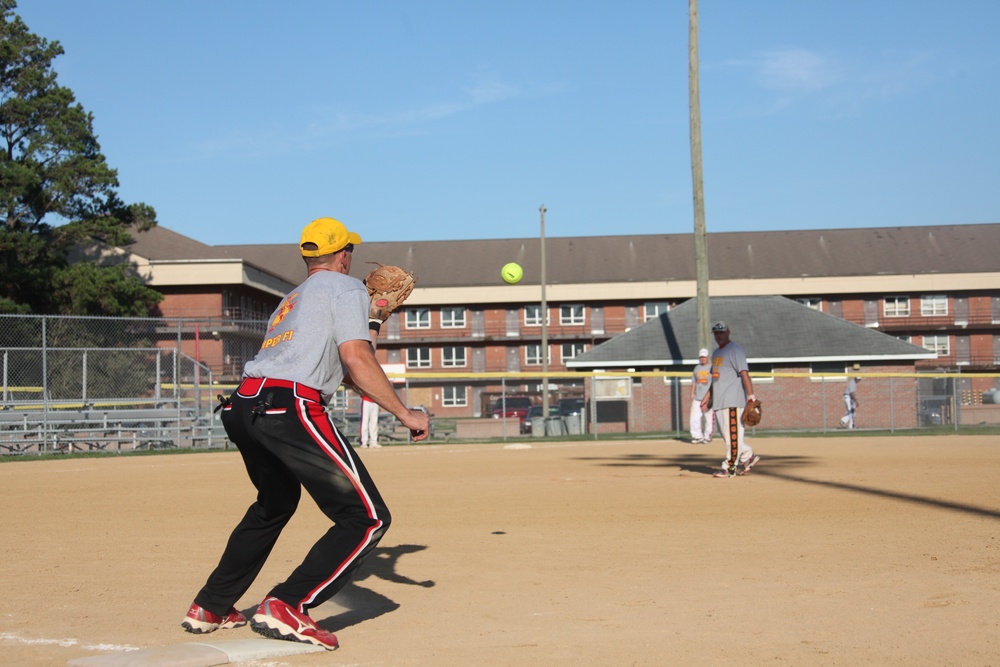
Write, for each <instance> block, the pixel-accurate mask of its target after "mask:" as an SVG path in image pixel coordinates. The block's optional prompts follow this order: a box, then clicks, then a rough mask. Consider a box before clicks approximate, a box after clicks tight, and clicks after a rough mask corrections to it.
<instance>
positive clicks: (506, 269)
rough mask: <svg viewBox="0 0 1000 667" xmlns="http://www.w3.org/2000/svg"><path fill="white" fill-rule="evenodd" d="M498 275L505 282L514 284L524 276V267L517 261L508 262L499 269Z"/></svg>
mask: <svg viewBox="0 0 1000 667" xmlns="http://www.w3.org/2000/svg"><path fill="white" fill-rule="evenodd" d="M500 277H501V278H503V280H504V282H505V283H509V284H511V285H516V284H517V283H519V282H521V278H523V277H524V269H522V268H521V265H520V264H518V263H517V262H508V263H507V264H504V265H503V268H502V269H500Z"/></svg>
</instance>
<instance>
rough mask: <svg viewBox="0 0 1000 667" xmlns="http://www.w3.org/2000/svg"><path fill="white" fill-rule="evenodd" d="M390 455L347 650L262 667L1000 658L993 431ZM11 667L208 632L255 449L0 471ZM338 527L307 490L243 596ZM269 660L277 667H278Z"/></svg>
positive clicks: (424, 450) (345, 607)
mask: <svg viewBox="0 0 1000 667" xmlns="http://www.w3.org/2000/svg"><path fill="white" fill-rule="evenodd" d="M527 444H528V445H530V447H526V448H505V447H504V445H502V444H490V445H440V446H427V447H390V448H385V449H382V450H375V451H371V452H366V453H364V454H363V457H364V458H365V461H366V463H367V465H368V466H369V468H370V469H371V471H372V474H373V476H374V477H375V479H376V480H377V482H378V483H379V487H380V489H381V490H382V493H383V495H384V496H385V498H386V500H387V502H388V503H389V505H390V507H391V508H392V510H393V516H394V523H393V526H392V528H391V530H390V531H389V533H388V534H387V536H386V538H385V540H384V541H383V542H382V548H380V550H379V551H378V552H377V555H376V557H375V558H373V559H372V560H371V561H370V562H369V564H367V565H366V567H365V569H364V571H363V572H362V573H361V574H360V576H359V578H358V579H357V580H356V581H355V582H353V583H352V584H350V585H349V586H348V587H347V588H346V589H345V590H344V591H343V592H342V593H341V595H340V596H338V598H339V599H337V603H336V604H334V603H333V602H330V603H327V604H325V605H323V606H321V607H319V608H318V609H316V610H314V614H313V615H314V617H316V618H317V619H318V620H320V623H321V625H323V626H324V627H327V628H329V629H333V630H334V631H336V632H337V634H338V636H339V637H340V640H341V649H340V650H339V651H336V652H334V653H329V654H326V653H325V654H320V655H302V656H294V657H290V658H282V659H281V660H278V661H269V662H267V663H266V664H267V665H272V666H273V665H290V666H299V665H341V664H343V665H366V666H374V665H379V666H382V665H392V666H405V665H420V666H427V665H435V666H444V667H458V666H461V667H467V666H468V665H545V666H546V667H557V666H562V665H567V666H572V667H580V666H582V665H666V664H684V665H715V664H761V663H771V664H783V665H796V664H816V665H833V664H838V665H848V664H879V665H904V664H905V665H949V664H950V665H957V664H961V665H1000V537H998V536H1000V484H998V482H997V473H998V471H1000V442H998V441H997V438H996V436H955V437H918V438H903V437H871V438H770V439H767V438H756V439H755V440H753V443H752V444H753V445H754V446H755V448H756V449H757V450H758V452H759V453H760V454H761V455H762V457H763V460H762V462H761V464H760V466H759V467H758V468H757V469H755V470H754V471H753V473H752V474H751V475H747V476H745V477H739V478H735V479H714V478H712V476H711V470H712V468H713V467H714V466H715V465H717V463H718V460H719V458H720V457H721V455H722V444H721V441H716V443H715V444H714V445H711V446H706V445H690V444H687V443H681V442H677V441H671V440H655V441H653V440H651V441H615V442H599V443H548V442H545V443H541V442H528V443H527ZM0 489H2V498H3V520H2V524H0V525H2V527H0V545H2V546H0V549H2V554H3V590H4V593H5V595H4V603H5V604H4V610H3V612H2V615H0V649H2V650H3V660H2V662H3V663H4V664H10V665H64V664H65V663H66V661H67V660H69V659H72V658H76V657H82V656H88V655H97V654H100V653H106V652H110V651H114V650H123V649H126V648H141V647H151V646H160V645H166V644H177V643H183V642H191V641H195V642H196V641H207V640H208V639H238V638H251V637H257V635H255V634H254V633H253V632H252V631H251V630H250V629H249V627H245V628H240V629H237V630H228V631H220V632H219V633H217V634H216V635H209V636H204V637H197V636H194V635H188V634H185V633H184V632H183V631H182V630H181V629H180V626H179V622H180V620H181V617H182V616H183V614H184V612H185V611H186V610H187V606H188V604H189V603H190V602H191V598H192V597H193V596H194V594H195V592H196V591H197V590H198V588H199V587H200V586H201V584H202V583H203V582H204V579H205V577H206V576H207V575H208V573H209V571H210V570H211V568H212V567H213V566H214V565H215V562H216V559H217V557H218V556H219V554H220V552H221V550H222V547H223V544H224V542H225V540H226V538H227V537H228V533H229V531H230V529H231V528H232V527H233V525H234V524H235V522H236V521H237V520H238V518H239V517H240V516H241V515H242V513H243V511H244V510H245V508H246V506H247V505H248V504H249V503H250V502H252V499H253V491H252V488H251V487H250V485H249V483H248V482H247V480H246V475H245V473H244V472H243V469H242V465H241V462H240V459H239V456H238V454H236V453H232V452H218V453H204V454H192V455H178V456H155V457H123V458H110V457H109V458H101V459H66V460H56V461H17V462H11V463H4V464H0ZM325 529H326V524H325V519H324V518H323V517H322V516H321V515H320V514H319V512H318V511H317V510H316V509H315V506H314V505H313V504H312V501H311V500H309V499H308V498H304V499H303V502H302V505H301V507H300V510H299V514H298V515H297V516H296V517H295V518H294V519H293V521H292V523H291V524H290V525H289V526H288V528H287V529H286V531H285V533H284V535H283V536H282V539H281V541H280V542H279V543H278V546H277V548H276V549H275V551H274V553H273V554H272V556H271V559H270V561H269V562H268V564H267V566H266V567H265V569H264V571H263V572H262V573H261V576H260V577H259V579H258V583H257V584H255V586H254V587H253V588H252V589H251V590H250V591H249V593H248V594H247V596H246V597H245V598H244V599H243V600H242V601H241V603H240V604H239V605H238V606H239V607H240V608H241V609H243V610H244V611H245V612H249V611H251V610H252V609H253V607H255V605H256V604H257V602H259V600H260V598H261V597H262V596H263V594H264V593H265V592H266V590H267V589H268V588H269V587H270V586H271V585H272V584H273V583H275V582H276V581H278V580H280V579H283V578H284V576H285V575H286V574H287V573H288V572H290V571H291V569H292V567H293V566H294V565H295V564H297V563H298V561H299V560H300V558H301V556H302V555H303V554H304V553H305V551H306V549H307V548H308V547H309V545H310V544H311V543H312V542H313V541H314V540H315V539H316V538H317V537H318V536H319V535H320V534H321V532H322V531H324V530H325ZM257 664H262V663H257Z"/></svg>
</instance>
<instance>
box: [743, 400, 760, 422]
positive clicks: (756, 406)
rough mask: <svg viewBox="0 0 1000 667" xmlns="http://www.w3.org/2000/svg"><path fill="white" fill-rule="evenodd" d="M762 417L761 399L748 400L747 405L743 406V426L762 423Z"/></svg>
mask: <svg viewBox="0 0 1000 667" xmlns="http://www.w3.org/2000/svg"><path fill="white" fill-rule="evenodd" d="M760 418H761V412H760V401H759V400H756V401H747V405H746V407H745V408H743V417H742V420H743V426H756V425H757V424H759V423H760Z"/></svg>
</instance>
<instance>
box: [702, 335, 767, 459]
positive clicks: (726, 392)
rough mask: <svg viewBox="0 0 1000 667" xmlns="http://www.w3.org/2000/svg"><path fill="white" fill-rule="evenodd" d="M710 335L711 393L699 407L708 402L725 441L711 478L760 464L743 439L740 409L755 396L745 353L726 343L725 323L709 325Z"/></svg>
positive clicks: (706, 404) (737, 346)
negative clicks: (723, 454) (718, 467)
mask: <svg viewBox="0 0 1000 667" xmlns="http://www.w3.org/2000/svg"><path fill="white" fill-rule="evenodd" d="M712 335H713V336H715V343H716V344H717V345H718V347H717V348H715V351H714V352H712V388H711V389H712V391H711V392H710V393H709V394H708V395H707V396H706V397H705V398H703V399H702V408H707V407H708V402H709V401H711V402H712V404H713V405H714V407H715V416H716V418H717V419H718V420H719V430H720V431H722V437H723V438H724V439H725V441H726V458H725V459H724V460H723V461H722V469H721V470H719V471H718V472H716V473H715V474H714V475H713V476H714V477H733V476H734V475H737V474H740V475H742V474H745V473H748V472H750V469H751V468H753V467H754V466H755V465H757V462H758V461H760V457H759V456H757V455H756V454H754V451H753V448H752V447H750V445H748V444H747V443H746V442H745V441H744V440H743V421H742V417H743V409H744V408H745V407H746V404H747V401H748V400H750V401H753V400H756V396H754V393H753V382H752V381H751V380H750V367H749V366H748V365H747V355H746V352H744V351H743V348H742V347H740V346H739V345H737V344H736V343H734V342H733V341H731V340H729V326H728V325H727V324H726V323H725V322H716V323H715V324H713V325H712ZM737 466H742V467H740V468H737Z"/></svg>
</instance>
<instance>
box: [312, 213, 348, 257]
mask: <svg viewBox="0 0 1000 667" xmlns="http://www.w3.org/2000/svg"><path fill="white" fill-rule="evenodd" d="M307 243H315V244H316V250H306V249H305V248H303V247H302V246H304V245H305V244H307ZM349 243H353V244H354V245H358V244H359V243H361V236H360V235H358V234H356V233H355V232H349V231H347V227H344V224H343V223H342V222H340V221H339V220H334V219H333V218H317V219H315V220H313V221H312V222H310V223H309V224H308V225H306V227H305V229H303V230H302V239H301V240H300V241H299V250H300V251H302V256H303V257H319V256H320V255H329V254H331V253H335V252H339V251H341V250H343V249H344V248H346V247H347V245H348V244H349Z"/></svg>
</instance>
